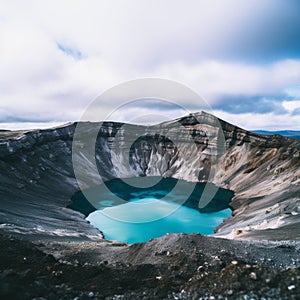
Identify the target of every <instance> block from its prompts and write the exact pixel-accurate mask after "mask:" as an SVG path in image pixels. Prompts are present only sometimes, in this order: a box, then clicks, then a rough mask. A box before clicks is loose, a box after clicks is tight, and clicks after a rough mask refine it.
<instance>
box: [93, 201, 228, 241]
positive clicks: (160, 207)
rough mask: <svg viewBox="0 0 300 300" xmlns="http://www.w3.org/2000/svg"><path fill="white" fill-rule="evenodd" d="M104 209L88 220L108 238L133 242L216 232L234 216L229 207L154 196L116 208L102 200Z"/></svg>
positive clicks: (94, 213)
mask: <svg viewBox="0 0 300 300" xmlns="http://www.w3.org/2000/svg"><path fill="white" fill-rule="evenodd" d="M102 202H103V203H102V209H101V210H96V211H94V212H92V213H91V214H90V215H89V216H88V217H87V220H88V221H90V223H91V224H92V225H93V226H95V227H96V228H98V229H99V230H100V231H102V232H103V233H104V236H105V238H106V239H108V240H118V241H123V242H128V243H130V244H132V243H137V242H145V241H148V240H150V239H151V238H156V237H160V236H163V235H165V234H167V233H201V234H203V235H207V234H212V233H214V229H215V228H216V227H217V226H218V225H219V224H221V223H222V222H223V220H224V219H225V218H227V217H229V216H231V210H230V209H229V208H227V209H223V210H221V211H218V212H211V213H200V212H199V210H196V209H193V208H190V207H187V206H183V205H180V204H176V203H175V202H172V201H163V200H159V199H157V198H153V197H148V198H147V197H145V198H143V199H140V198H139V199H137V198H134V199H133V200H132V201H129V202H127V203H125V204H120V205H116V206H112V207H105V206H106V205H107V206H109V205H110V204H111V203H110V202H109V200H103V201H102Z"/></svg>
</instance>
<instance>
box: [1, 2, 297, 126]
mask: <svg viewBox="0 0 300 300" xmlns="http://www.w3.org/2000/svg"><path fill="white" fill-rule="evenodd" d="M299 12H300V1H297V0H247V1H246V0H245V1H244V0H207V1H201V0H195V1H193V0H180V1H177V0H164V1H162V0H119V1H118V0H112V1H104V0H97V1H96V0H95V1H92V0H89V1H86V0H85V1H84V0H82V1H76V0H72V1H71V0H70V1H62V0H59V1H46V0H44V1H43V0H37V1H30V0H28V1H22V0H20V1H15V0H10V1H6V0H0V127H2V128H7V127H10V128H16V127H18V126H19V127H20V126H34V127H37V126H41V125H40V123H44V122H50V123H51V124H54V123H56V122H57V123H64V122H67V121H73V120H79V119H80V118H81V115H82V114H83V112H84V111H85V110H86V108H87V107H88V105H89V104H90V103H91V102H92V101H93V100H94V99H95V98H96V97H97V96H98V95H100V94H101V93H103V92H104V91H105V90H107V89H109V88H111V87H113V86H114V85H117V84H120V83H122V82H124V81H128V80H132V79H137V78H143V77H156V78H164V79H170V80H175V81H178V82H180V83H182V84H184V85H187V86H188V87H190V88H192V89H193V90H194V91H195V92H197V93H198V94H199V95H201V96H202V97H203V98H204V99H205V100H206V101H207V103H208V104H209V105H210V106H211V107H212V110H213V112H214V113H215V114H216V115H217V116H219V117H221V118H223V119H225V120H227V121H229V122H231V123H234V124H237V125H239V126H241V127H244V128H246V129H269V130H272V129H274V130H275V129H300V18H299ZM145 96H149V95H145ZM186 101H187V103H188V102H189V99H186ZM180 105H181V106H185V100H182V101H181V103H180ZM115 107H116V103H114V102H113V101H109V102H108V103H105V104H104V105H103V113H105V114H109V113H110V112H111V111H112V110H114V109H115ZM160 109H163V107H162V108H160V107H159V105H152V106H151V105H148V104H146V105H145V107H143V109H142V110H140V112H141V111H143V113H145V114H146V113H147V111H148V110H149V113H153V110H158V111H159V110H160ZM195 109H197V107H196V105H195ZM133 111H134V110H133ZM135 112H136V110H135ZM136 113H137V112H136ZM24 123H27V125H25V124H24ZM28 123H30V125H28ZM32 123H33V125H32Z"/></svg>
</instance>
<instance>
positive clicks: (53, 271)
mask: <svg viewBox="0 0 300 300" xmlns="http://www.w3.org/2000/svg"><path fill="white" fill-rule="evenodd" d="M0 240H1V250H0V259H1V275H0V298H1V299H22V300H23V299H32V298H36V299H55V300H56V299H199V298H200V299H227V298H228V299H300V259H299V258H300V256H299V254H300V245H299V243H280V244H279V243H270V242H269V243H267V242H265V243H259V244H256V243H253V242H252V243H249V242H241V241H229V240H223V239H217V238H211V237H203V236H200V235H182V234H180V235H177V234H173V235H167V236H164V237H162V238H159V239H155V240H152V241H151V242H149V243H147V244H144V243H141V244H134V245H132V246H128V245H126V244H122V243H118V242H108V241H102V242H101V241H100V242H88V241H87V242H78V241H77V242H60V243H58V242H49V241H47V242H42V241H35V242H31V241H26V240H21V239H18V238H16V237H12V236H7V235H0ZM201 297H202V298H201Z"/></svg>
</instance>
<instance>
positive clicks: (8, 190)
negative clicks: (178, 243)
mask: <svg viewBox="0 0 300 300" xmlns="http://www.w3.org/2000/svg"><path fill="white" fill-rule="evenodd" d="M81 125H82V123H79V124H77V123H72V124H66V125H64V126H61V127H57V128H53V129H48V130H36V131H17V132H11V131H1V132H0V178H1V186H0V197H1V209H0V221H1V223H2V224H1V225H0V226H1V227H2V228H3V230H6V231H10V232H18V233H19V234H22V233H28V231H30V232H32V233H34V234H35V235H36V236H39V235H47V236H53V237H54V238H65V237H67V238H68V239H70V238H74V239H77V238H81V239H82V238H89V239H91V238H92V239H99V238H101V234H100V233H99V232H98V231H96V230H95V229H93V228H92V227H91V226H90V225H89V224H88V223H87V222H86V221H85V220H84V218H83V215H81V214H80V213H78V212H75V211H73V210H71V209H68V208H66V207H67V205H68V204H69V203H70V198H71V196H72V195H73V194H74V193H75V192H76V191H78V190H79V185H78V182H77V180H76V177H75V174H74V169H73V166H74V162H75V163H76V164H77V167H78V168H77V169H79V170H81V171H80V172H83V173H85V174H88V178H87V180H82V182H81V181H80V180H81V179H79V183H80V186H81V187H82V186H84V187H85V188H89V187H93V186H94V185H96V184H98V182H99V174H100V177H101V180H102V181H107V180H110V179H113V178H128V177H134V176H164V177H173V178H179V179H184V180H187V181H211V182H213V183H214V184H216V185H217V186H220V187H223V188H228V189H231V190H233V191H234V192H235V197H234V198H233V200H232V202H231V206H232V208H233V217H231V218H229V219H227V220H226V221H225V222H224V223H223V224H222V225H221V226H220V227H219V228H218V231H217V233H216V236H225V237H229V238H235V239H240V238H243V239H250V238H259V239H298V238H299V237H300V229H299V228H300V227H299V222H300V218H299V213H300V143H299V141H296V140H293V139H289V138H284V137H282V136H279V135H274V136H264V135H258V134H254V133H250V132H247V131H245V130H243V129H241V128H238V127H236V126H233V125H231V124H228V123H226V122H224V121H222V120H219V119H217V118H216V117H214V116H212V115H210V114H207V113H203V112H202V113H198V114H191V115H189V116H186V117H184V118H181V119H177V120H174V121H169V122H165V123H161V124H158V125H155V126H137V125H130V124H123V123H114V122H104V123H101V124H95V123H84V124H83V125H84V126H81ZM79 126H81V127H82V128H83V131H82V132H81V133H80V134H81V135H82V139H83V140H87V141H88V140H89V136H93V135H95V134H96V136H97V139H96V143H95V146H94V149H95V153H94V159H95V161H96V165H97V168H96V169H95V168H94V167H93V163H92V161H91V159H90V158H89V154H90V153H89V152H88V150H87V149H86V147H85V143H84V142H82V141H81V139H78V136H77V137H76V139H75V140H74V141H73V138H74V132H75V129H76V128H78V127H79ZM99 128H100V130H98V129H99ZM95 131H97V132H95ZM79 137H80V135H79ZM72 154H73V157H72ZM72 159H73V160H72ZM77 175H78V174H77ZM77 179H78V178H77Z"/></svg>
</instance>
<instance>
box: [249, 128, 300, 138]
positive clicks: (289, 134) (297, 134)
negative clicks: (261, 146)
mask: <svg viewBox="0 0 300 300" xmlns="http://www.w3.org/2000/svg"><path fill="white" fill-rule="evenodd" d="M253 132H255V133H259V134H266V135H272V134H280V135H282V136H286V137H289V138H292V139H295V140H300V130H299V131H298V130H279V131H267V130H254V131H253Z"/></svg>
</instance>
